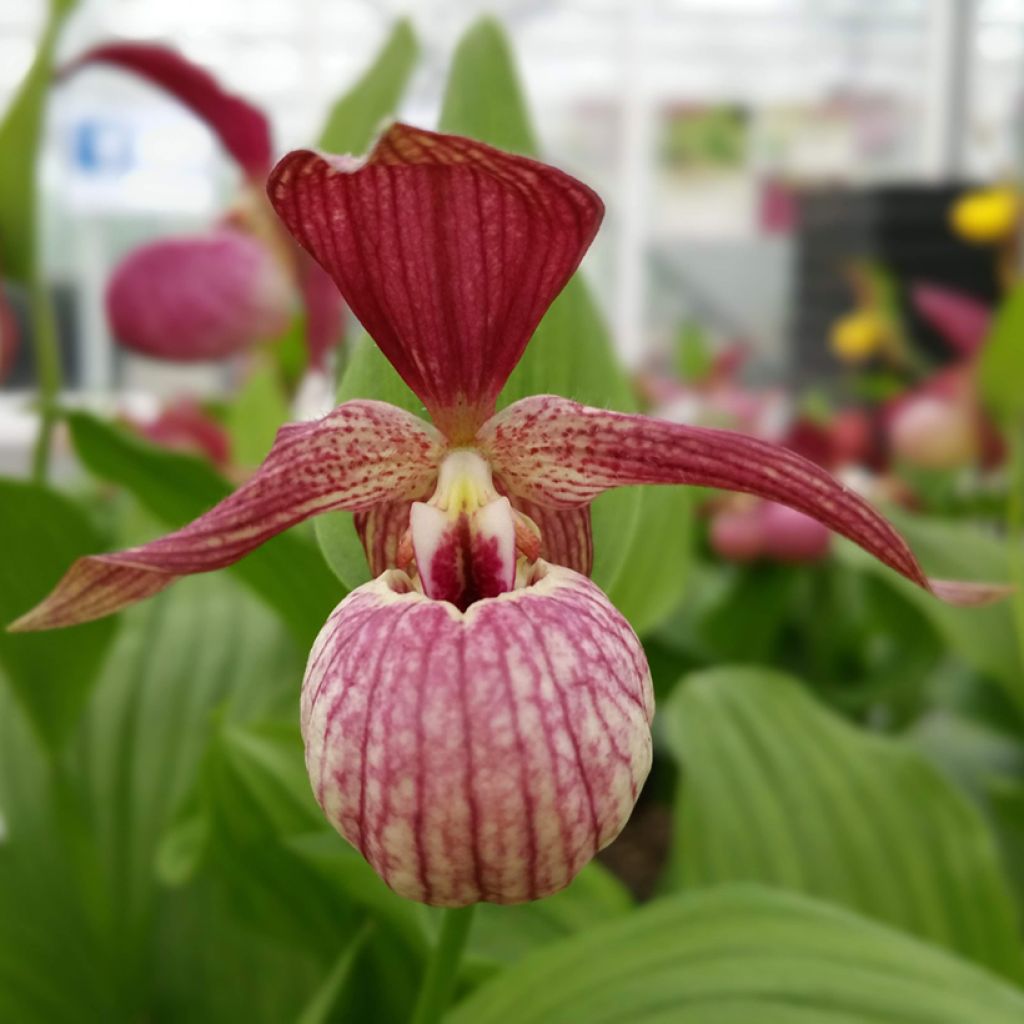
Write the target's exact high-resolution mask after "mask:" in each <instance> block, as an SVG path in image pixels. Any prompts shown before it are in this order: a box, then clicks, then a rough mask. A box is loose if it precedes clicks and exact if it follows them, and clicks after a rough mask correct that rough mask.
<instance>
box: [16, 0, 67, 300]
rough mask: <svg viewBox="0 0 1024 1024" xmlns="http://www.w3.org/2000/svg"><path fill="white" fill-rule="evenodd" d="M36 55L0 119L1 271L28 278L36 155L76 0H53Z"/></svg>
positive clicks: (33, 249) (32, 253) (33, 238)
mask: <svg viewBox="0 0 1024 1024" xmlns="http://www.w3.org/2000/svg"><path fill="white" fill-rule="evenodd" d="M49 6H50V13H49V17H48V18H47V20H46V25H45V26H44V28H43V36H42V39H41V40H40V41H39V47H38V49H37V50H36V56H35V60H34V61H33V63H32V67H31V68H30V69H29V72H28V74H27V75H26V76H25V79H24V81H23V82H22V83H21V87H20V89H19V90H18V93H17V95H16V96H15V97H14V101H13V102H12V103H11V106H10V107H9V108H8V110H7V112H6V114H5V115H4V118H3V121H2V122H0V182H3V187H2V188H0V272H2V273H3V275H4V276H6V277H9V278H13V279H14V280H16V281H21V282H26V281H28V280H29V278H30V277H31V276H32V275H33V273H34V271H35V261H36V224H35V221H36V199H37V195H38V184H39V175H38V169H37V166H36V156H37V153H38V151H39V139H40V136H41V134H42V124H43V115H44V112H45V109H46V95H47V92H48V91H49V88H50V81H51V77H52V75H53V55H54V50H55V48H56V45H57V36H58V34H59V33H60V30H61V27H62V26H63V24H64V20H65V18H66V17H67V16H68V14H69V13H70V12H71V9H72V8H73V7H74V6H75V0H50V5H49Z"/></svg>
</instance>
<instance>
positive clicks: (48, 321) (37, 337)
mask: <svg viewBox="0 0 1024 1024" xmlns="http://www.w3.org/2000/svg"><path fill="white" fill-rule="evenodd" d="M29 301H30V305H31V309H32V344H33V347H34V349H35V357H36V380H37V383H38V386H39V433H38V435H37V436H36V444H35V450H34V452H33V453H32V479H33V480H34V481H35V482H36V483H37V484H42V483H46V478H47V475H48V473H49V469H50V450H51V448H52V446H53V429H54V426H55V425H56V422H57V396H58V394H59V393H60V385H61V369H60V347H59V344H58V339H57V320H56V317H55V316H54V312H53V302H52V301H51V299H50V296H49V294H48V293H47V290H46V285H45V284H44V283H43V281H42V280H41V277H40V275H39V273H38V272H36V273H34V274H33V275H32V280H31V281H30V283H29Z"/></svg>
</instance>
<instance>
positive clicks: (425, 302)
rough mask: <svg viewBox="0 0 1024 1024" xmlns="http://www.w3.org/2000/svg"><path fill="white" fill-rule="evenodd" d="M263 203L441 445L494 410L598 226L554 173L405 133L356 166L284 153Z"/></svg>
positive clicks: (574, 190) (586, 195)
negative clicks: (419, 403)
mask: <svg viewBox="0 0 1024 1024" xmlns="http://www.w3.org/2000/svg"><path fill="white" fill-rule="evenodd" d="M267 191H268V195H269V196H270V200H271V202H272V203H273V205H274V208H275V209H276V210H277V212H278V214H279V215H280V216H281V218H282V220H283V221H284V223H285V224H286V226H287V227H288V229H289V230H290V231H291V232H292V234H293V235H294V236H295V237H296V239H297V240H298V241H299V242H300V243H301V244H302V245H303V246H304V247H305V248H306V249H308V250H309V252H310V253H312V255H313V256H314V257H315V258H316V259H317V260H318V261H319V262H320V264H321V265H322V266H323V267H324V269H325V270H327V272H328V273H329V274H330V275H331V276H332V277H333V278H334V281H335V282H336V284H337V285H338V287H339V289H340V290H341V293H342V295H344V297H345V299H346V301H347V302H348V304H349V305H350V306H351V307H352V310H353V311H354V313H355V314H356V316H357V317H358V318H359V320H360V321H361V322H362V324H363V325H364V326H365V327H366V329H367V330H368V331H369V332H370V334H371V335H372V336H373V338H374V340H375V341H376V342H377V344H378V345H379V346H380V347H381V349H382V350H383V352H384V354H385V355H386V356H387V357H388V359H389V360H390V361H391V362H392V364H393V365H394V366H395V368H396V369H397V370H398V372H399V373H400V374H401V375H402V377H403V378H404V379H405V381H406V382H407V383H408V384H409V386H410V387H411V388H412V389H413V390H414V391H415V392H416V393H417V394H418V395H419V396H420V398H421V399H422V400H423V402H424V403H425V405H426V406H427V408H428V409H429V410H430V412H431V415H432V416H433V417H434V420H435V422H436V423H437V424H438V426H439V427H441V429H442V430H443V431H445V432H446V433H447V434H448V435H449V436H450V437H453V438H454V439H466V438H468V437H469V436H471V435H472V431H473V429H474V428H475V427H476V426H477V425H478V424H479V423H480V422H482V420H483V419H485V418H486V417H487V416H488V415H489V414H490V413H491V412H492V411H493V409H494V402H495V399H496V398H497V395H498V392H499V391H500V390H501V387H502V385H503V384H504V382H505V381H506V380H507V378H508V375H509V374H510V373H511V372H512V369H513V367H514V366H515V364H516V363H517V362H518V361H519V357H520V356H521V355H522V352H523V349H524V348H525V346H526V343H527V341H528V340H529V338H530V335H531V334H532V333H533V330H534V328H535V327H536V326H537V324H538V323H539V322H540V319H541V317H542V316H543V315H544V313H545V312H546V310H547V308H548V306H549V305H550V304H551V302H552V301H553V299H554V298H555V296H556V295H557V294H558V293H559V292H560V291H561V290H562V288H563V287H564V286H565V284H566V282H567V281H568V280H569V278H570V276H571V275H572V273H573V271H574V270H575V269H576V267H577V266H578V265H579V262H580V260H581V259H582V257H583V254H584V252H585V251H586V249H587V247H588V246H589V245H590V242H591V241H592V239H593V237H594V234H595V233H596V231H597V227H598V224H599V223H600V220H601V216H602V213H603V206H602V204H601V200H600V199H599V198H598V197H597V195H596V194H595V193H594V192H592V191H591V190H590V189H589V188H587V187H586V186H585V185H583V184H581V183H580V182H578V181H576V180H575V179H573V178H571V177H569V176H568V175H567V174H564V173H563V172H561V171H559V170H556V169H555V168H553V167H547V166H546V165H544V164H541V163H538V162H536V161H534V160H528V159H526V158H525V157H519V156H513V155H511V154H508V153H503V152H501V151H500V150H496V149H493V148H491V147H490V146H485V145H483V144H482V143H477V142H472V141H470V140H468V139H461V138H458V137H455V136H445V135H438V134H435V133H432V132H424V131H420V130H418V129H414V128H410V127H408V126H406V125H395V126H393V127H392V128H391V129H390V130H389V131H388V132H387V133H386V134H385V135H384V136H383V137H382V139H381V140H380V141H379V142H378V144H377V147H376V148H375V150H374V151H373V153H372V154H371V155H370V157H369V159H368V160H366V161H364V162H359V161H354V160H353V159H352V158H344V157H342V158H337V157H328V156H323V155H320V154H317V153H313V152H311V151H308V150H300V151H296V152H293V153H290V154H288V155H287V156H286V157H285V158H284V159H283V160H281V162H280V163H278V165H277V166H276V167H275V168H274V170H273V172H272V173H271V176H270V181H269V183H268V188H267Z"/></svg>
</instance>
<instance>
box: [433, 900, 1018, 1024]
mask: <svg viewBox="0 0 1024 1024" xmlns="http://www.w3.org/2000/svg"><path fill="white" fill-rule="evenodd" d="M445 1019H446V1021H447V1024H507V1022H508V1021H515V1022H516V1024H567V1022H569V1021H586V1022H587V1024H612V1022H615V1024H625V1022H627V1021H628V1022H629V1024H751V1022H753V1021H756V1022H757V1024H966V1022H968V1021H969V1022H970V1024H1015V1022H1019V1021H1020V1020H1021V1019H1024V994H1022V992H1021V991H1020V990H1019V989H1016V988H1012V987H1011V986H1009V985H1007V984H1006V983H1005V982H1003V981H1001V980H1000V979H998V978H996V977H995V976H993V975H991V974H989V973H988V972H986V971H983V970H980V969H978V968H977V967H974V966H973V965H971V964H968V963H966V962H964V961H962V960H959V959H957V958H956V957H953V956H951V955H949V954H948V953H945V952H944V951H942V950H939V949H936V948H934V947H931V946H928V945H926V944H924V943H922V942H919V941H917V940H915V939H912V938H910V937H908V936H906V935H903V934H901V933H899V932H896V931H894V930H892V929H889V928H886V927H884V926H881V925H878V924H876V923H874V922H871V921H868V920H866V919H864V918H862V917H858V916H857V915H855V914H851V913H849V912H848V911H845V910H841V909H840V908H838V907H833V906H829V905H827V904H824V903H819V902H816V901H813V900H810V899H807V898H806V897H800V896H795V895H793V894H791V893H784V892H778V891H771V890H767V889H762V888H760V887H757V886H747V885H736V886H726V887H722V888H719V889H715V890H712V891H710V892H702V893H693V894H688V895H682V896H674V897H671V898H667V899H662V900H657V901H655V902H654V903H652V904H649V905H648V906H646V907H644V908H643V909H641V910H640V911H638V912H637V913H635V914H631V915H629V916H628V917H626V918H623V919H622V920H621V921H615V922H613V923H610V924H607V925H604V926H602V927H600V928H595V929H594V930H593V931H590V932H588V933H586V934H583V935H579V936H576V937H574V938H572V939H568V940H566V941H564V942H561V943H559V944H558V945H557V946H548V947H546V948H545V949H544V950H543V951H541V952H539V953H537V954H534V955H531V956H530V957H528V958H526V959H524V960H522V961H520V962H519V963H517V964H515V965H513V966H512V967H510V968H509V969H508V970H506V971H504V972H503V973H502V974H500V975H498V976H497V977H496V978H494V979H493V980H492V981H490V982H488V983H486V984H484V985H483V986H481V987H480V988H479V989H477V990H476V991H475V992H474V993H473V994H472V995H470V996H469V997H468V998H467V999H465V1000H464V1001H462V1002H461V1003H460V1004H458V1006H457V1007H456V1008H455V1009H454V1011H453V1012H452V1013H450V1014H449V1016H448V1017H446V1018H445Z"/></svg>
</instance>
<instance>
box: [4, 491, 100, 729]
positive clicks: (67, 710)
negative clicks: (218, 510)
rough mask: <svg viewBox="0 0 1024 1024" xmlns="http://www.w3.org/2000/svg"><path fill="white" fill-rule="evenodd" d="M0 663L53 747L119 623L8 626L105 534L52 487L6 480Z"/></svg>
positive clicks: (80, 701)
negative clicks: (15, 629) (34, 629)
mask: <svg viewBox="0 0 1024 1024" xmlns="http://www.w3.org/2000/svg"><path fill="white" fill-rule="evenodd" d="M0 536H2V538H3V541H2V544H3V555H2V556H0V665H3V667H4V669H5V670H6V672H7V675H8V679H9V681H10V684H11V687H12V688H13V689H14V692H15V693H16V694H17V696H18V699H19V700H20V701H21V702H22V705H23V706H24V708H25V710H26V711H27V712H28V714H29V716H30V717H31V719H32V723H33V725H34V726H35V728H36V730H37V731H38V733H39V735H40V736H41V737H43V738H44V740H45V741H46V743H47V744H49V745H50V746H51V747H54V748H56V747H59V746H60V745H61V744H62V743H63V742H64V741H65V740H66V739H67V737H68V735H69V734H70V732H71V730H72V729H73V728H74V726H75V723H76V722H77V721H78V716H79V714H80V713H81V710H82V707H83V706H84V704H85V701H86V700H87V699H88V696H89V692H90V690H91V688H92V685H93V683H94V682H95V681H96V678H97V673H98V672H99V670H100V668H101V666H102V664H103V659H104V657H105V656H106V653H107V651H108V649H109V647H110V642H111V641H112V640H113V638H114V633H115V630H116V628H117V623H116V620H113V619H110V620H107V621H104V622H90V623H86V624H85V625H82V626H74V627H72V628H71V629H65V630H61V632H59V633H51V634H50V635H48V636H44V635H42V634H36V635H28V634H19V635H16V634H13V633H7V632H4V631H3V627H4V626H6V625H7V623H9V622H11V621H13V620H14V619H15V618H17V617H18V616H19V615H21V614H22V613H23V612H25V611H27V610H28V609H29V608H31V607H32V606H33V605H34V604H35V603H36V602H38V601H40V600H41V599H42V598H43V597H44V596H45V595H46V592H47V589H48V588H49V587H50V586H52V585H53V584H54V583H55V582H56V581H57V580H58V579H59V578H60V575H61V573H62V572H63V571H64V569H65V568H66V567H67V566H68V565H69V564H70V563H71V562H73V561H74V560H75V559H76V558H77V557H78V556H79V555H84V554H89V553H91V552H93V551H96V550H98V549H101V548H103V546H104V545H105V544H106V539H105V538H103V537H102V536H101V535H100V533H99V531H98V530H96V528H95V527H94V526H93V525H92V523H91V522H90V521H89V517H88V516H87V515H86V514H85V512H84V511H83V510H82V509H81V508H79V506H78V505H76V504H75V503H74V502H73V501H71V500H70V499H68V498H66V497H64V496H63V495H61V494H58V493H57V492H56V491H51V490H50V489H49V488H46V487H41V486H38V485H36V484H30V483H25V482H22V481H17V480H0Z"/></svg>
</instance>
